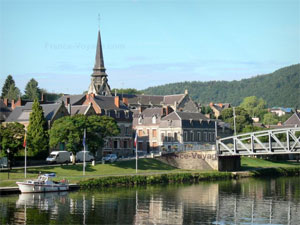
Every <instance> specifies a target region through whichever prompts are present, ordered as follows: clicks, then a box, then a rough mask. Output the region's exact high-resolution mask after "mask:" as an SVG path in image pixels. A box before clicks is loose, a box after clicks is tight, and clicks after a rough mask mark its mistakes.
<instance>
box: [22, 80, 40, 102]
mask: <svg viewBox="0 0 300 225" xmlns="http://www.w3.org/2000/svg"><path fill="white" fill-rule="evenodd" d="M38 85H39V83H38V82H37V81H36V80H35V79H33V78H32V79H31V80H30V81H29V82H28V83H27V84H26V87H25V96H24V98H26V99H29V100H34V99H36V98H37V99H40V89H39V87H38Z"/></svg>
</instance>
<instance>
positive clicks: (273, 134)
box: [216, 127, 300, 156]
mask: <svg viewBox="0 0 300 225" xmlns="http://www.w3.org/2000/svg"><path fill="white" fill-rule="evenodd" d="M282 140H284V141H282ZM216 144H217V152H218V155H219V156H233V155H274V154H295V153H296V154H300V127H297V128H284V129H274V130H264V131H258V132H253V133H245V134H240V135H236V136H231V137H226V138H221V139H219V140H217V141H216Z"/></svg>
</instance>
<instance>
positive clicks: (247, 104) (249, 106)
mask: <svg viewBox="0 0 300 225" xmlns="http://www.w3.org/2000/svg"><path fill="white" fill-rule="evenodd" d="M240 107H242V108H244V109H245V110H246V111H247V113H248V114H249V115H250V116H251V117H258V116H259V115H261V113H262V111H264V110H265V108H266V102H265V101H264V100H263V99H262V98H260V99H258V98H257V97H256V96H249V97H246V98H244V100H243V101H242V103H241V104H240Z"/></svg>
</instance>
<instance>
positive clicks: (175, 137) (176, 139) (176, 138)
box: [174, 132, 178, 141]
mask: <svg viewBox="0 0 300 225" xmlns="http://www.w3.org/2000/svg"><path fill="white" fill-rule="evenodd" d="M174 141H178V136H177V133H176V132H175V133H174Z"/></svg>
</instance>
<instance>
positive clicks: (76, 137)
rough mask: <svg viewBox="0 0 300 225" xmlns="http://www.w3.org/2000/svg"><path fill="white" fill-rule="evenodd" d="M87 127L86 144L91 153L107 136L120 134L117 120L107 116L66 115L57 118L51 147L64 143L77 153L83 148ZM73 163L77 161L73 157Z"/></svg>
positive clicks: (51, 131) (52, 130)
mask: <svg viewBox="0 0 300 225" xmlns="http://www.w3.org/2000/svg"><path fill="white" fill-rule="evenodd" d="M84 129H86V144H87V146H88V149H89V151H90V152H91V153H93V154H94V155H95V153H96V151H97V150H98V149H99V148H101V147H102V146H103V143H104V141H103V139H104V138H105V137H107V136H115V135H117V134H119V128H118V125H117V123H116V121H115V120H114V119H113V118H111V117H107V116H97V115H93V116H89V117H87V116H84V115H75V116H72V117H71V116H66V117H62V118H59V119H58V120H56V121H55V122H54V123H53V125H52V127H51V130H50V147H56V146H57V145H58V144H60V143H63V144H64V145H65V146H66V150H67V151H70V152H72V153H73V155H76V153H77V152H78V151H81V150H82V149H83V145H82V143H83V132H84ZM73 163H75V161H74V159H73Z"/></svg>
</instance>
